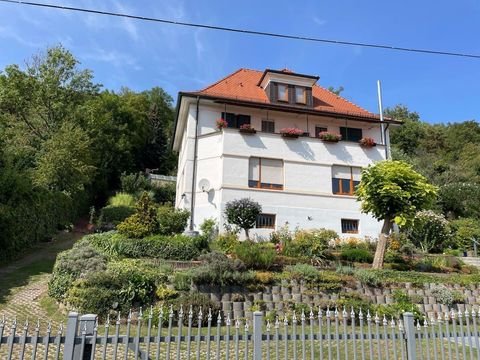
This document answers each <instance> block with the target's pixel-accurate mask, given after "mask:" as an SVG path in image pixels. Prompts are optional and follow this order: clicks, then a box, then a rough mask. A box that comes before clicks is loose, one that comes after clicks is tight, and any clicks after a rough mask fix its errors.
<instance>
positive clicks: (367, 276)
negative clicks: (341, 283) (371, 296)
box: [354, 269, 382, 287]
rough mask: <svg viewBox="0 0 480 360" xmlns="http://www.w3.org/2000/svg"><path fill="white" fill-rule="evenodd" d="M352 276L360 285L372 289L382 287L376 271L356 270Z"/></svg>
mask: <svg viewBox="0 0 480 360" xmlns="http://www.w3.org/2000/svg"><path fill="white" fill-rule="evenodd" d="M354 275H355V277H356V278H357V279H358V281H360V282H361V283H362V284H365V285H368V286H374V287H379V286H381V285H382V278H381V276H380V273H378V272H376V271H372V270H366V269H358V270H355V273H354Z"/></svg>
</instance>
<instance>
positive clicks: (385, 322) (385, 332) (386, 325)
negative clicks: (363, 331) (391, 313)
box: [378, 315, 395, 360]
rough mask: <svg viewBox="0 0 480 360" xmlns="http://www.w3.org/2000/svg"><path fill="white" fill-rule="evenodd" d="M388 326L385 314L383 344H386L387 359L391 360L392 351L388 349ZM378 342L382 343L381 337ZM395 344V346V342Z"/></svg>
mask: <svg viewBox="0 0 480 360" xmlns="http://www.w3.org/2000/svg"><path fill="white" fill-rule="evenodd" d="M387 328H388V320H387V318H386V317H385V315H383V337H384V339H383V344H384V347H385V359H386V360H389V359H390V351H389V350H388V334H387ZM392 340H393V339H392ZM378 343H379V344H380V339H378ZM393 346H394V347H395V343H394V344H393Z"/></svg>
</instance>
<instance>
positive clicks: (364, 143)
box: [359, 137, 377, 147]
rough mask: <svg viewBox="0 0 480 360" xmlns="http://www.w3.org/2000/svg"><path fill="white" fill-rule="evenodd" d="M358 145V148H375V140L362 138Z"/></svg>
mask: <svg viewBox="0 0 480 360" xmlns="http://www.w3.org/2000/svg"><path fill="white" fill-rule="evenodd" d="M359 143H360V146H363V147H374V146H377V143H376V142H375V140H373V139H372V138H370V137H364V138H362V139H360V141H359Z"/></svg>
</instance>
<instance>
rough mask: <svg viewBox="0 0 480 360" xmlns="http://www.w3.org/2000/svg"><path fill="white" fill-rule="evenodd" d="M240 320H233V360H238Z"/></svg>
mask: <svg viewBox="0 0 480 360" xmlns="http://www.w3.org/2000/svg"><path fill="white" fill-rule="evenodd" d="M239 342H240V320H238V318H237V319H235V360H238V358H239V350H238V348H239Z"/></svg>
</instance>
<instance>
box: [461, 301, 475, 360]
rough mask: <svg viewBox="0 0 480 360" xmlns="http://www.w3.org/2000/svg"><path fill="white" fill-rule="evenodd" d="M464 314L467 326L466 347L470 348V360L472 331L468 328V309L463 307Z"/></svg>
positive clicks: (471, 357)
mask: <svg viewBox="0 0 480 360" xmlns="http://www.w3.org/2000/svg"><path fill="white" fill-rule="evenodd" d="M463 315H464V316H465V324H466V327H467V336H468V338H467V340H468V348H469V349H470V351H469V353H470V360H473V344H472V332H471V328H470V314H469V312H468V309H467V308H466V307H465V313H464V314H463Z"/></svg>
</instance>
